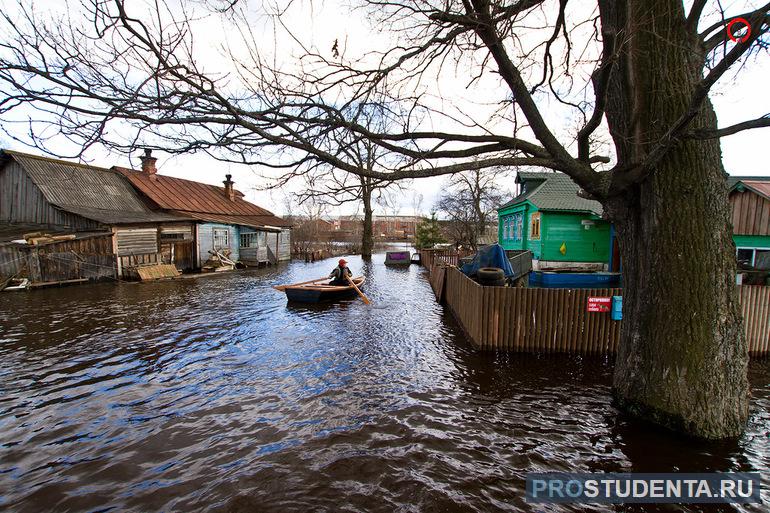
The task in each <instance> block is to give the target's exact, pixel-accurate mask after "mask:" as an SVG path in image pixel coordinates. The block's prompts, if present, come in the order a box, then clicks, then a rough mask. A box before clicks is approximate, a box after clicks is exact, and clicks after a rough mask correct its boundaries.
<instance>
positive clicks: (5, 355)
mask: <svg viewBox="0 0 770 513" xmlns="http://www.w3.org/2000/svg"><path fill="white" fill-rule="evenodd" d="M351 260H352V264H351V265H352V266H353V267H355V268H357V269H362V270H363V272H364V273H365V274H366V276H367V293H368V294H369V295H370V297H371V298H372V299H373V301H374V307H366V306H364V305H363V304H361V303H360V302H359V301H358V300H356V299H352V300H349V301H343V302H341V303H338V304H332V305H325V306H314V305H309V306H296V305H287V304H286V300H285V297H283V296H282V295H281V294H279V293H277V292H276V291H274V290H273V289H272V288H271V285H273V284H275V283H285V282H296V281H304V280H306V279H309V278H313V277H316V276H319V275H323V274H326V273H327V272H328V269H327V268H328V267H329V266H330V265H333V263H329V262H320V263H315V264H305V263H294V264H292V265H289V266H282V267H278V268H270V269H265V270H255V271H248V272H244V273H239V274H230V275H217V276H208V277H203V278H200V279H182V280H177V281H172V282H159V283H148V284H118V285H115V284H96V285H87V286H82V287H78V288H70V289H52V290H40V291H36V292H35V293H30V294H2V295H0V329H1V331H0V377H1V378H2V379H0V448H2V449H1V450H2V458H0V507H3V508H4V509H12V510H18V511H40V510H69V511H81V510H82V511H148V510H166V511H204V510H230V511H290V510H300V511H305V510H313V511H364V510H365V511H511V510H529V505H528V504H527V503H525V502H524V500H523V486H524V476H525V474H526V473H527V472H533V471H596V472H610V471H613V472H619V471H620V472H626V471H678V470H682V471H715V470H724V471H734V470H765V471H766V469H767V467H768V449H767V448H768V437H769V436H770V435H769V433H770V413H768V412H769V411H770V362H768V361H760V362H753V363H752V366H751V376H750V378H751V382H752V388H753V390H752V393H753V399H752V415H751V419H750V421H749V425H748V429H747V432H746V434H745V435H744V436H743V437H742V438H741V439H740V440H738V441H734V442H725V443H719V444H698V443H694V442H691V441H687V440H682V439H679V438H677V437H675V436H673V435H670V434H668V433H663V432H660V431H656V430H654V429H652V428H649V427H648V426H642V425H640V424H639V423H638V422H635V421H633V420H631V419H628V418H626V417H625V416H623V415H620V414H618V412H616V411H615V410H614V409H613V407H612V404H611V395H610V382H611V372H612V361H611V360H610V359H607V358H582V357H576V356H573V357H564V356H552V357H545V356H537V355H529V356H526V355H508V354H481V353H477V352H475V351H474V350H473V349H472V348H470V347H469V346H468V345H467V344H466V342H465V341H464V340H463V339H462V337H461V336H459V335H458V330H457V327H456V325H455V324H454V322H453V320H452V319H451V317H449V316H448V315H447V313H446V312H445V311H444V310H443V308H442V307H441V306H439V305H437V304H436V303H435V301H433V300H432V298H431V295H430V288H429V286H428V284H427V282H426V280H425V278H424V275H423V271H422V270H421V269H419V268H417V267H411V268H409V269H389V268H386V267H384V266H383V265H382V260H383V256H382V255H379V256H378V257H376V258H375V261H374V263H372V264H363V263H362V262H360V260H357V259H354V258H351ZM74 292H77V293H74ZM764 479H766V477H765V478H764ZM765 486H767V485H766V481H765ZM603 509H604V508H601V507H596V506H581V507H572V506H550V507H547V508H544V510H545V511H586V510H588V511H603ZM738 509H739V510H740V508H738ZM618 510H623V511H625V510H627V508H622V507H621V508H618ZM630 510H631V511H641V510H649V511H657V510H658V509H657V508H656V507H654V506H647V507H646V509H642V508H636V509H630ZM659 510H660V511H687V509H686V508H684V507H680V506H673V507H665V508H660V509H659ZM746 511H750V509H746Z"/></svg>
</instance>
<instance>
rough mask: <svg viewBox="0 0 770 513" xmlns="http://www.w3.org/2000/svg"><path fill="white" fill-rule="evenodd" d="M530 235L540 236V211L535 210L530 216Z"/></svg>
mask: <svg viewBox="0 0 770 513" xmlns="http://www.w3.org/2000/svg"><path fill="white" fill-rule="evenodd" d="M529 236H530V237H531V238H533V239H539V238H540V212H535V213H534V214H532V217H531V218H530V225H529Z"/></svg>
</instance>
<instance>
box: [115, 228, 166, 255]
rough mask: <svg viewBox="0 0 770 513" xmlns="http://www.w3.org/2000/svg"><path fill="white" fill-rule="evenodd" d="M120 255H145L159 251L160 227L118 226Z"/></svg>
mask: <svg viewBox="0 0 770 513" xmlns="http://www.w3.org/2000/svg"><path fill="white" fill-rule="evenodd" d="M115 236H116V237H117V242H118V255H120V256H126V255H144V254H154V253H157V252H158V229H157V228H155V227H150V228H147V227H142V228H123V227H120V228H116V229H115Z"/></svg>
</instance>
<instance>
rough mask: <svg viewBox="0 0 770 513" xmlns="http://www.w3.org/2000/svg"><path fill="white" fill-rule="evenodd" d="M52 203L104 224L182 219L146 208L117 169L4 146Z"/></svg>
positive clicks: (6, 153)
mask: <svg viewBox="0 0 770 513" xmlns="http://www.w3.org/2000/svg"><path fill="white" fill-rule="evenodd" d="M3 154H4V155H7V157H9V158H12V159H13V160H14V161H16V162H17V163H18V164H19V165H20V166H21V167H22V168H23V169H24V171H25V172H26V173H27V175H29V177H30V179H31V180H32V182H33V183H34V184H35V185H36V186H37V187H38V188H39V189H40V191H41V192H42V193H43V196H45V199H46V200H47V201H48V202H49V203H51V204H52V205H54V206H56V207H58V208H60V209H62V210H65V211H67V212H72V213H74V214H77V215H80V216H82V217H85V218H87V219H92V220H94V221H97V222H100V223H104V224H128V223H145V222H163V221H178V220H182V219H180V217H179V216H175V215H170V214H166V213H164V212H156V211H153V210H152V209H150V208H149V207H148V206H147V205H146V204H145V203H144V201H143V200H142V198H141V197H140V196H139V194H138V193H137V192H136V191H135V190H134V188H133V187H132V186H131V184H130V183H129V182H128V180H126V179H125V177H123V175H121V174H120V173H115V172H113V171H111V170H109V169H105V168H101V167H96V166H89V165H87V164H79V163H75V162H67V161H65V160H58V159H52V158H48V157H41V156H39V155H29V154H26V153H20V152H17V151H9V150H4V151H3Z"/></svg>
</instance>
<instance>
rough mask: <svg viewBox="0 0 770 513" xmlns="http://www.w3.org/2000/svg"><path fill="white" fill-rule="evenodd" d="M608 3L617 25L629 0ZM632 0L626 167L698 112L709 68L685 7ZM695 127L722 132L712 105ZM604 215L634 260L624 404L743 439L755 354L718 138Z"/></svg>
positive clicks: (623, 106)
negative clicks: (739, 284)
mask: <svg viewBox="0 0 770 513" xmlns="http://www.w3.org/2000/svg"><path fill="white" fill-rule="evenodd" d="M653 3H654V4H656V5H654V6H653V5H651V4H653ZM603 4H604V11H605V12H604V13H603V15H602V18H603V23H605V28H607V27H608V26H610V27H611V23H612V20H613V18H612V17H610V16H608V17H606V18H605V14H607V13H608V10H609V9H620V7H619V5H620V4H621V3H615V2H603ZM626 5H629V6H630V10H629V11H628V12H622V11H615V12H613V13H610V14H612V15H614V16H616V18H614V19H615V20H617V21H618V22H620V23H622V25H621V26H625V27H626V33H629V34H632V37H631V38H630V39H629V41H630V43H629V44H628V47H627V48H626V50H625V52H624V53H623V54H622V55H621V57H620V59H619V64H618V71H619V73H617V74H616V75H615V77H614V80H613V82H612V83H611V86H610V90H609V94H610V96H608V109H607V119H608V123H609V126H610V130H611V132H612V135H613V138H614V140H615V143H616V147H617V148H618V160H619V163H620V165H621V166H622V165H624V164H630V163H634V162H639V161H642V160H643V159H644V156H645V155H646V153H647V152H648V151H649V150H650V148H651V147H652V146H653V145H654V144H655V143H656V142H657V141H659V140H660V139H661V138H662V137H663V135H664V134H665V132H666V130H667V129H668V128H669V127H671V126H672V125H673V124H674V122H675V120H676V119H678V118H679V116H681V115H682V113H684V112H686V111H687V109H688V107H689V102H690V98H691V94H692V91H693V89H694V86H695V84H696V83H697V81H698V80H700V78H701V69H702V55H701V54H700V52H699V51H698V47H697V44H696V43H695V42H694V40H693V38H692V36H691V35H689V34H687V33H685V28H684V23H683V19H684V13H683V11H682V3H681V2H677V1H674V0H644V1H642V0H631V1H630V2H628V3H627V4H626ZM688 41H689V42H690V43H691V44H688ZM691 126H692V127H693V128H715V127H716V126H717V122H716V116H715V114H714V111H713V109H712V107H711V104H710V103H708V102H706V104H705V105H704V106H703V107H702V108H701V109H700V111H699V113H698V115H697V116H696V118H695V119H694V120H693V123H692V125H691ZM605 208H606V211H607V213H608V214H609V216H610V218H611V219H612V220H613V221H614V223H615V226H616V229H617V234H618V238H619V241H620V248H621V255H622V259H623V263H622V265H623V280H624V292H623V302H624V304H623V316H624V320H623V329H622V334H621V342H620V348H619V350H618V355H617V361H616V364H615V376H614V394H615V398H616V401H617V403H618V404H619V405H620V406H621V407H622V408H624V409H626V410H627V411H629V412H631V413H633V414H636V415H639V416H641V417H644V418H646V419H648V420H652V421H653V422H656V423H659V424H661V425H663V426H666V427H669V428H671V429H674V430H677V431H681V432H684V433H687V434H690V435H693V436H696V437H701V438H709V439H716V438H724V437H732V436H737V435H739V434H740V433H741V432H742V430H743V428H744V425H745V422H746V419H747V417H748V383H747V376H746V373H747V362H748V352H747V344H746V340H745V337H744V334H743V327H742V321H741V316H740V311H739V307H738V302H737V294H736V289H735V255H734V251H735V249H734V246H733V243H732V238H731V227H730V221H729V215H728V213H729V209H728V203H727V190H726V183H725V178H724V170H723V168H722V162H721V152H720V147H719V142H718V140H708V141H694V140H685V141H679V142H677V143H675V145H674V147H673V148H672V149H671V150H670V151H669V152H668V153H667V154H666V156H665V157H664V158H663V159H662V160H661V161H660V162H658V163H657V164H656V165H655V167H654V169H653V171H652V173H651V174H650V175H648V176H647V178H645V179H644V180H643V181H642V182H641V183H638V184H635V185H633V186H631V188H630V189H629V190H627V192H625V193H624V194H623V195H622V196H618V197H615V198H612V199H611V200H608V201H606V202H605Z"/></svg>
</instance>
